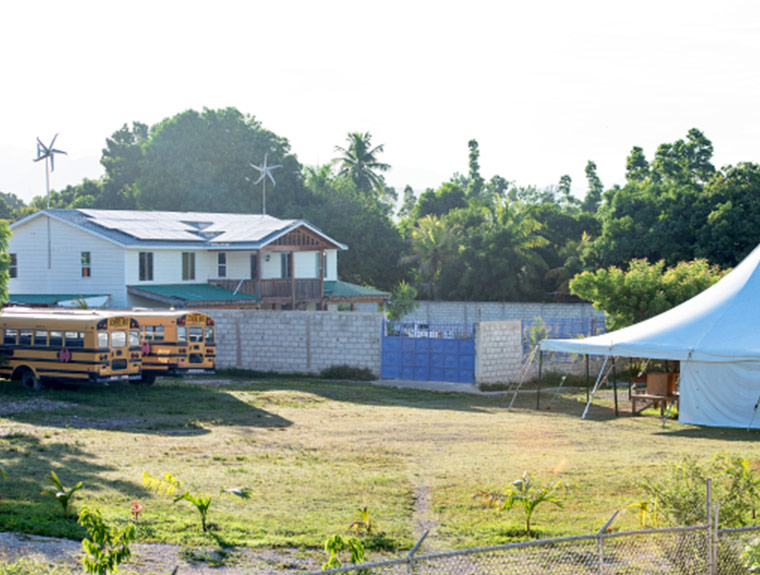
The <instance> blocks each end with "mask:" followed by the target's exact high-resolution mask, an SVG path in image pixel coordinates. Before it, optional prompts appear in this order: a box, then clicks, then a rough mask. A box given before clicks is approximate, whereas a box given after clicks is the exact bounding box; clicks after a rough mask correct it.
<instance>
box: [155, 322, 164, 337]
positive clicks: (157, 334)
mask: <svg viewBox="0 0 760 575" xmlns="http://www.w3.org/2000/svg"><path fill="white" fill-rule="evenodd" d="M153 329H154V330H155V331H154V332H153V340H154V341H164V326H162V325H157V326H154V327H153Z"/></svg>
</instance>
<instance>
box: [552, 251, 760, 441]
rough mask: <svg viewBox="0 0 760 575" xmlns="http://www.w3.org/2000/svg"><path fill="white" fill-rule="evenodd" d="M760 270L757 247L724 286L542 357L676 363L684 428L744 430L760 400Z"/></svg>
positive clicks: (758, 423)
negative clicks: (686, 425)
mask: <svg viewBox="0 0 760 575" xmlns="http://www.w3.org/2000/svg"><path fill="white" fill-rule="evenodd" d="M759 264H760V246H758V247H757V248H755V249H754V251H752V253H750V254H749V255H748V256H747V257H746V258H745V259H744V260H743V261H742V262H741V263H740V264H739V265H738V266H736V268H734V269H733V270H732V271H731V272H730V273H728V274H727V275H726V276H725V277H724V278H723V279H722V280H720V281H719V282H717V283H716V284H714V285H713V286H711V287H710V288H708V289H706V290H705V291H704V292H702V293H700V294H699V295H697V296H695V297H693V298H692V299H690V300H688V301H686V302H684V303H682V304H681V305H679V306H676V307H674V308H673V309H671V310H668V311H666V312H665V313H662V314H660V315H658V316H656V317H653V318H651V319H648V320H645V321H642V322H641V323H637V324H635V325H632V326H629V327H627V328H624V329H621V330H618V331H613V332H610V333H605V334H602V335H597V336H593V337H589V338H586V339H572V340H571V339H547V340H544V341H542V342H541V351H557V352H567V353H576V354H589V355H603V356H612V357H639V358H651V359H667V360H678V361H680V362H681V384H680V402H679V420H680V421H681V422H683V423H692V424H696V425H710V426H717V427H747V426H748V425H749V424H750V421H752V420H753V410H754V407H755V405H756V404H757V402H758V399H760V269H759V268H758V265H759ZM754 426H755V427H760V417H758V418H756V419H755V420H754Z"/></svg>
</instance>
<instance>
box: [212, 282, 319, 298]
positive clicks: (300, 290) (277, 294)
mask: <svg viewBox="0 0 760 575" xmlns="http://www.w3.org/2000/svg"><path fill="white" fill-rule="evenodd" d="M208 283H210V284H211V285H215V286H217V287H220V288H224V289H226V290H230V291H237V293H244V294H247V295H254V296H258V297H260V298H262V299H279V300H285V299H291V298H295V299H297V300H318V299H322V296H323V294H324V292H323V284H322V280H321V279H319V278H307V279H295V280H290V279H271V280H259V281H256V280H239V279H237V280H235V279H217V280H208Z"/></svg>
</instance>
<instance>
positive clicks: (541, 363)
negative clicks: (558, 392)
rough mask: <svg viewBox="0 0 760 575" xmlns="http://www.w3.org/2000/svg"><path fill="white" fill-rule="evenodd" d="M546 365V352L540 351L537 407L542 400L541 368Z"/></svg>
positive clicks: (537, 407)
mask: <svg viewBox="0 0 760 575" xmlns="http://www.w3.org/2000/svg"><path fill="white" fill-rule="evenodd" d="M543 365H544V352H543V350H539V351H538V386H537V387H536V409H539V406H540V401H541V368H542V367H543Z"/></svg>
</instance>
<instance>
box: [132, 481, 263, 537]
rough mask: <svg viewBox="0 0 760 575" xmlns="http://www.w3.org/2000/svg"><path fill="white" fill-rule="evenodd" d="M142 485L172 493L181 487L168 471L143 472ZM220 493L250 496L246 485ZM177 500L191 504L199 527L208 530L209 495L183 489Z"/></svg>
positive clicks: (175, 501)
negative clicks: (197, 516) (196, 514)
mask: <svg viewBox="0 0 760 575" xmlns="http://www.w3.org/2000/svg"><path fill="white" fill-rule="evenodd" d="M143 485H145V486H146V487H148V488H149V489H153V490H155V491H157V492H158V493H163V494H165V495H172V494H173V493H174V492H175V491H176V490H177V489H179V488H180V487H182V482H181V481H180V480H179V479H177V478H176V477H174V476H173V475H172V474H171V473H168V472H167V473H164V475H163V477H154V476H153V475H151V474H150V473H148V472H143ZM221 493H227V494H229V495H234V496H236V497H239V498H240V499H250V498H251V490H250V489H249V488H248V487H233V488H224V489H222V490H221ZM178 501H187V502H189V503H190V504H191V505H193V506H194V507H195V508H196V509H197V510H198V513H199V514H200V516H201V527H202V529H203V532H204V533H205V532H206V531H208V525H207V523H206V519H207V517H208V510H209V507H211V502H212V499H211V496H210V495H206V494H205V493H198V494H193V493H190V492H189V491H187V490H185V492H184V493H183V494H182V495H179V496H178V497H175V498H174V503H177V502H178Z"/></svg>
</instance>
